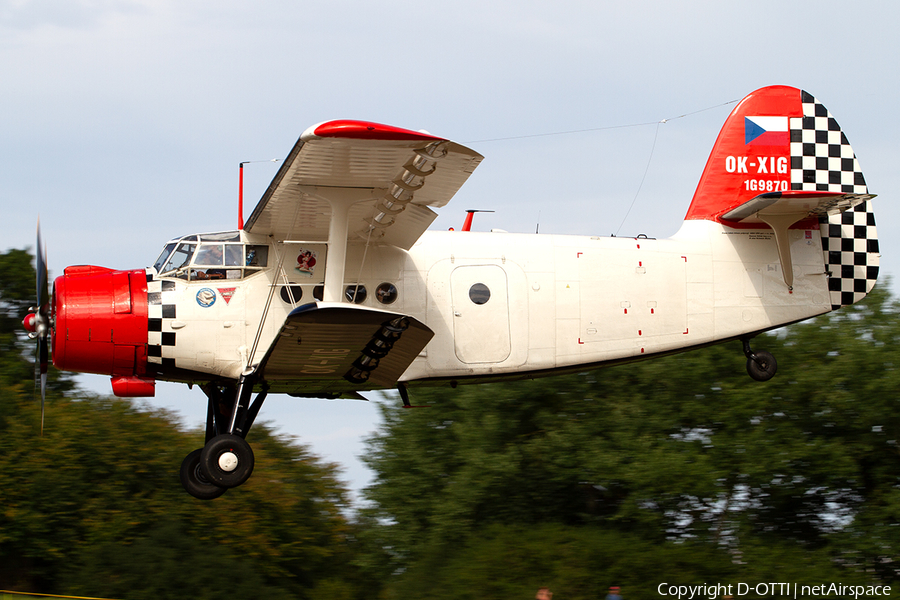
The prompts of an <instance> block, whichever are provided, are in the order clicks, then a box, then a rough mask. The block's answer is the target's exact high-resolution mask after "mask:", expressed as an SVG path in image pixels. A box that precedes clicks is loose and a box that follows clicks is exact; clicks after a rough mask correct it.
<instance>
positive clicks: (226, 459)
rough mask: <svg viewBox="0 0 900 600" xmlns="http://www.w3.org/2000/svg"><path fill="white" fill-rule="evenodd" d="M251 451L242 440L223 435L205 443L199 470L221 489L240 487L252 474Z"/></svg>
mask: <svg viewBox="0 0 900 600" xmlns="http://www.w3.org/2000/svg"><path fill="white" fill-rule="evenodd" d="M253 464H254V460H253V450H251V449H250V444H248V443H247V442H246V441H244V438H242V437H239V436H236V435H232V434H230V433H223V434H221V435H217V436H216V437H214V438H213V439H211V440H209V442H207V444H206V446H204V447H203V451H202V452H201V454H200V469H201V470H202V471H203V474H204V475H205V476H206V478H207V479H209V480H210V481H211V482H212V483H213V484H215V485H218V486H220V487H223V488H233V487H237V486H239V485H241V484H242V483H244V482H245V481H247V479H248V478H249V477H250V474H251V473H253Z"/></svg>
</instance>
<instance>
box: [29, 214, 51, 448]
mask: <svg viewBox="0 0 900 600" xmlns="http://www.w3.org/2000/svg"><path fill="white" fill-rule="evenodd" d="M35 262H36V269H35V270H36V271H37V277H36V279H37V286H36V287H37V289H36V296H37V306H36V307H32V308H31V311H32V312H30V313H28V315H26V317H25V320H24V321H22V325H24V327H25V329H26V330H27V331H28V337H30V338H32V339H37V355H36V357H35V363H36V364H37V365H38V366H39V368H40V380H41V436H43V435H44V402H45V399H46V397H47V365H48V363H49V355H50V352H49V343H50V342H49V340H48V337H49V335H50V293H49V289H48V275H47V250H46V248H44V247H43V245H42V244H41V221H40V219H38V226H37V248H36V250H35Z"/></svg>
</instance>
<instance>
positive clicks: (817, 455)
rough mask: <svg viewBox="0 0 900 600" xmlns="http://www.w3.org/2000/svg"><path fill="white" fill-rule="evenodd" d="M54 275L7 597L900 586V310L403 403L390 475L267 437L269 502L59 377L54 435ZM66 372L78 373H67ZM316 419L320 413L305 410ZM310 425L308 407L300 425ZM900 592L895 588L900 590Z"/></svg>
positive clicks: (5, 448)
mask: <svg viewBox="0 0 900 600" xmlns="http://www.w3.org/2000/svg"><path fill="white" fill-rule="evenodd" d="M33 281H34V274H33V270H32V267H31V263H30V256H29V255H28V254H27V253H25V252H23V251H16V250H12V251H9V252H7V253H6V254H3V255H0V313H2V314H0V353H2V355H0V589H18V590H28V591H41V592H48V593H65V594H74V595H85V596H105V597H113V598H134V599H140V598H154V599H164V598H186V597H193V598H224V597H242V598H281V597H284V598H288V597H291V598H329V599H341V598H359V599H363V598H366V599H371V598H423V599H424V598H433V599H443V598H448V599H449V598H454V599H460V598H498V599H500V598H502V599H507V598H533V596H534V591H535V590H536V589H537V587H538V586H540V585H548V586H550V587H551V589H552V590H553V591H554V594H555V596H554V597H556V598H560V599H561V600H569V599H588V598H590V599H594V598H598V597H602V596H603V595H605V593H606V588H607V587H608V586H610V585H613V584H615V585H620V586H622V587H623V592H624V593H623V595H624V596H625V598H626V600H634V599H637V598H651V597H658V595H657V593H656V587H657V585H658V584H659V583H662V582H664V581H667V582H670V583H681V584H694V585H696V584H703V583H716V582H722V583H735V582H738V581H744V582H785V581H790V582H795V581H796V582H800V583H808V584H820V583H823V582H824V583H827V582H840V583H843V584H868V583H875V582H877V583H880V584H884V583H894V584H895V585H896V584H897V583H900V562H898V561H900V553H898V549H900V525H898V523H900V423H898V419H900V417H898V410H897V408H898V403H900V370H898V369H900V304H898V302H897V301H895V300H894V299H892V298H891V297H889V295H888V294H887V293H886V292H883V291H880V290H881V289H884V287H886V286H883V287H882V288H880V289H877V290H876V291H875V292H874V293H873V294H871V295H870V296H869V298H868V299H867V300H866V301H865V302H864V303H861V304H859V305H855V306H853V307H850V308H846V309H844V310H842V311H838V312H837V313H833V314H830V315H827V316H824V317H821V318H818V319H815V320H812V321H809V322H806V323H801V324H798V325H794V326H792V327H789V328H787V329H784V330H781V331H779V332H776V333H775V334H773V335H764V336H760V337H759V338H757V339H756V340H755V343H754V347H755V348H758V349H766V350H769V351H771V352H772V353H773V354H774V355H775V356H776V357H777V359H778V361H779V365H780V369H779V374H778V375H777V376H776V378H775V379H773V380H772V381H770V382H768V383H764V384H760V383H756V382H754V381H752V380H751V379H750V378H749V377H748V376H747V374H746V372H745V370H744V362H745V360H744V357H743V354H742V353H741V350H740V345H739V344H738V343H731V344H726V345H724V346H717V347H713V348H708V349H704V350H699V351H695V352H690V353H685V354H681V355H677V356H672V357H668V358H664V359H659V360H654V361H647V362H642V363H635V364H631V365H624V366H619V367H614V368H609V369H603V370H599V371H590V372H585V373H579V374H577V375H572V376H566V377H557V378H549V379H540V380H535V381H523V382H518V383H508V384H493V385H481V386H460V387H459V388H457V389H455V390H454V389H449V388H434V389H429V388H414V389H413V391H412V393H413V399H414V403H415V404H427V405H430V408H424V409H416V410H401V409H399V408H398V405H399V402H397V401H395V400H393V399H390V400H387V401H385V402H384V403H383V405H382V410H383V414H384V419H385V424H384V426H383V427H382V428H381V429H380V430H379V432H378V433H377V434H376V435H375V436H373V437H372V439H371V440H370V441H369V445H368V452H367V456H366V461H367V463H368V464H369V466H370V467H372V468H373V469H374V471H375V473H376V476H375V481H374V483H373V484H372V486H371V487H370V488H369V489H368V490H367V491H366V494H365V496H366V501H365V502H364V503H362V504H361V505H359V506H355V507H351V506H350V505H349V504H348V500H347V498H348V496H347V494H346V492H345V490H344V489H343V487H342V484H341V482H340V478H339V474H338V472H337V470H336V467H335V466H334V465H331V464H327V463H325V462H323V461H321V460H320V459H318V458H316V457H315V456H313V455H312V454H311V453H310V451H309V449H308V448H306V447H305V446H303V445H302V444H300V443H298V442H297V441H295V440H292V439H288V438H284V437H279V436H276V435H274V434H273V433H272V432H271V431H270V430H268V429H266V428H265V427H260V426H257V427H255V428H254V430H253V431H252V432H251V434H250V436H249V439H250V441H251V443H252V444H253V447H254V450H255V452H256V456H257V467H256V469H255V472H254V476H253V477H252V478H251V479H250V481H249V482H248V483H247V484H246V485H244V486H242V487H241V488H239V489H236V490H232V491H229V492H228V493H227V494H225V495H224V496H222V497H221V498H219V499H217V500H214V501H212V502H200V501H197V500H194V499H193V498H191V497H190V496H188V495H187V494H185V493H184V492H183V491H182V490H181V487H180V484H179V482H178V476H177V471H178V467H179V465H180V463H181V460H182V458H183V457H184V455H185V454H187V452H189V451H190V450H192V449H194V448H196V447H199V446H200V445H201V444H202V437H203V436H202V432H198V431H192V432H185V431H181V430H180V429H179V427H178V422H177V420H176V419H175V418H174V417H173V416H172V415H169V414H166V413H165V412H162V411H158V410H148V409H146V408H142V407H141V405H140V404H136V403H131V402H128V401H123V400H116V399H110V398H105V397H103V398H101V397H93V396H90V395H88V394H86V393H84V392H83V391H81V390H78V389H77V388H75V387H74V386H73V385H72V384H71V381H70V380H69V379H68V378H66V377H65V376H61V375H60V374H58V373H56V374H55V375H54V377H53V381H52V382H51V392H50V395H49V397H50V400H49V412H48V417H47V424H46V432H45V435H44V437H43V438H41V437H39V436H38V433H37V432H38V429H39V420H40V417H39V401H35V399H34V391H33V387H34V386H33V383H32V382H33V371H32V365H31V356H32V352H33V347H32V346H31V344H30V343H29V342H28V341H27V340H22V339H21V336H20V334H18V333H17V332H18V331H20V330H21V318H22V316H24V313H25V310H26V309H27V307H28V305H29V302H32V301H33V300H32V297H33V294H34V289H33V288H34V285H33ZM54 373H55V371H54ZM298 402H300V403H302V401H301V400H298ZM298 410H302V406H298ZM895 589H896V588H895Z"/></svg>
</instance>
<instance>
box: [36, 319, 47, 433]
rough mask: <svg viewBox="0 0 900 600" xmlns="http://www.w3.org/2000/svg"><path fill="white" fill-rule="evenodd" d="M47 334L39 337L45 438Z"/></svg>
mask: <svg viewBox="0 0 900 600" xmlns="http://www.w3.org/2000/svg"><path fill="white" fill-rule="evenodd" d="M47 346H48V342H47V334H46V333H44V334H43V335H41V336H40V337H38V364H39V365H40V368H41V437H43V436H44V401H45V400H46V398H47V363H48V362H49V361H48V354H49V352H48V348H47Z"/></svg>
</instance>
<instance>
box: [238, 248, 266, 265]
mask: <svg viewBox="0 0 900 600" xmlns="http://www.w3.org/2000/svg"><path fill="white" fill-rule="evenodd" d="M268 258H269V247H268V246H247V258H246V261H245V262H244V264H245V265H246V266H248V267H265V266H266V263H267V261H268Z"/></svg>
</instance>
